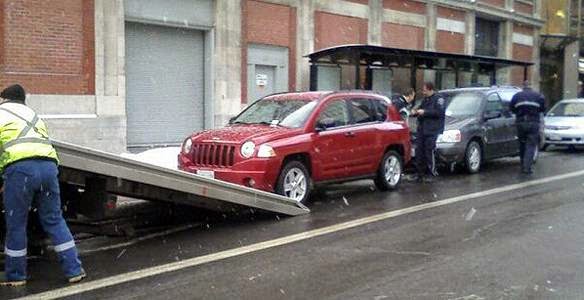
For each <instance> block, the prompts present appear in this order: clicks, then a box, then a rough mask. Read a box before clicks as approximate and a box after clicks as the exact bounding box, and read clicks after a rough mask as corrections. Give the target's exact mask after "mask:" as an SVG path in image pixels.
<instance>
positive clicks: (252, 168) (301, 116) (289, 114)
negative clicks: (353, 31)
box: [178, 91, 411, 203]
mask: <svg viewBox="0 0 584 300" xmlns="http://www.w3.org/2000/svg"><path fill="white" fill-rule="evenodd" d="M410 151H411V146H410V136H409V129H408V127H407V124H406V123H405V122H403V121H402V120H401V118H400V116H399V114H398V112H397V111H396V109H395V107H394V106H393V105H391V102H390V101H389V99H387V98H386V97H384V96H381V95H378V94H373V93H369V92H361V91H355V92H349V91H347V92H306V93H284V94H276V95H271V96H267V97H265V98H263V99H260V100H258V101H256V102H255V103H253V104H251V105H250V106H249V107H248V108H247V109H245V110H244V111H243V112H241V113H240V114H239V115H238V116H237V117H235V118H233V119H232V120H231V121H230V124H229V125H228V126H227V127H226V128H223V129H215V130H208V131H203V132H199V133H194V134H192V135H191V136H190V137H188V138H187V139H186V140H185V141H184V143H183V145H182V151H181V153H180V154H179V155H178V165H179V168H180V169H181V170H184V171H187V172H191V173H196V174H199V175H203V176H208V177H211V178H216V179H220V180H224V181H228V182H232V183H236V184H239V185H244V186H248V187H253V188H257V189H260V190H264V191H269V192H276V193H278V194H281V195H284V196H286V197H289V198H291V199H293V200H295V201H298V202H301V203H304V202H306V201H307V200H308V199H309V197H310V193H311V191H312V189H313V185H314V184H317V185H319V184H325V183H338V182H345V181H351V180H357V179H374V181H375V184H376V186H377V188H378V189H380V190H384V191H385V190H393V189H395V188H396V187H397V186H398V185H399V183H400V181H401V176H402V170H403V166H404V164H405V163H407V162H408V161H409V160H410Z"/></svg>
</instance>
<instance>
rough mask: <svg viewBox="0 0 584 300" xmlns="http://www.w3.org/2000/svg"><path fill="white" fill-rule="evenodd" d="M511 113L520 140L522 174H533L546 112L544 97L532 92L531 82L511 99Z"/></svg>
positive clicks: (526, 83)
mask: <svg viewBox="0 0 584 300" xmlns="http://www.w3.org/2000/svg"><path fill="white" fill-rule="evenodd" d="M510 107H511V111H512V112H513V113H514V114H515V124H516V126H517V137H518V138H519V156H520V157H521V173H523V174H526V175H529V174H532V173H533V170H532V166H533V160H534V156H535V149H536V147H538V145H539V128H540V122H541V121H542V120H541V115H542V114H543V113H544V112H545V101H544V98H543V96H542V95H541V94H540V93H538V92H536V91H534V90H532V89H531V87H530V86H529V82H527V81H526V82H525V83H524V84H523V91H521V92H519V93H517V94H515V95H514V96H513V98H511V104H510Z"/></svg>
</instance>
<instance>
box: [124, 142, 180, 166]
mask: <svg viewBox="0 0 584 300" xmlns="http://www.w3.org/2000/svg"><path fill="white" fill-rule="evenodd" d="M179 152H180V147H164V148H154V149H149V150H146V151H144V152H140V153H122V154H120V155H121V156H122V157H125V158H129V159H133V160H137V161H140V162H144V163H148V164H152V165H156V166H159V167H164V168H169V169H173V170H176V169H177V164H178V162H177V156H178V154H179Z"/></svg>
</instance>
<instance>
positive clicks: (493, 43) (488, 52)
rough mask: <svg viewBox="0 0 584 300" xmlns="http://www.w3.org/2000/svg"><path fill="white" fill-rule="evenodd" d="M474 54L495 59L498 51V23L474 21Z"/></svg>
mask: <svg viewBox="0 0 584 300" xmlns="http://www.w3.org/2000/svg"><path fill="white" fill-rule="evenodd" d="M475 45H476V46H475V54H476V55H482V56H492V57H497V54H498V53H497V52H498V49H499V22H496V21H489V20H485V19H481V18H477V19H476V40H475Z"/></svg>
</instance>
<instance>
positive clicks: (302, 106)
mask: <svg viewBox="0 0 584 300" xmlns="http://www.w3.org/2000/svg"><path fill="white" fill-rule="evenodd" d="M315 107H316V101H305V100H260V101H257V102H255V103H254V104H252V105H251V106H250V107H249V108H248V109H246V110H245V111H244V112H242V113H241V115H239V116H238V117H237V118H236V119H234V120H233V122H232V123H233V124H266V125H280V126H285V127H290V128H299V127H302V125H304V123H305V122H306V120H307V119H308V117H309V116H310V114H311V113H312V111H313V110H314V108H315Z"/></svg>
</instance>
